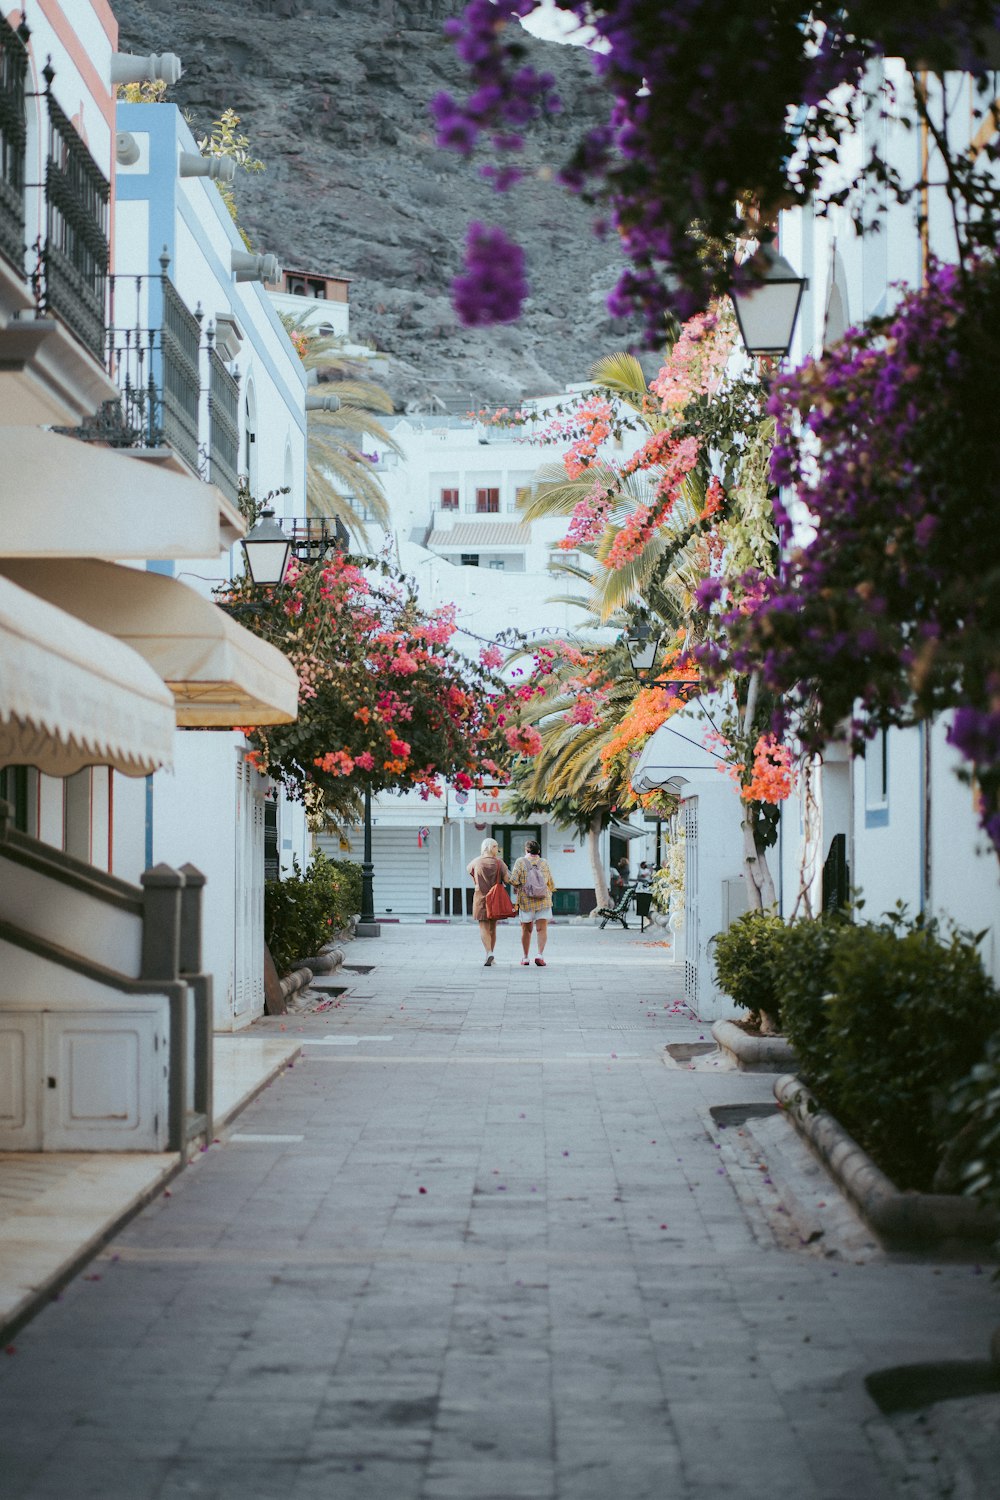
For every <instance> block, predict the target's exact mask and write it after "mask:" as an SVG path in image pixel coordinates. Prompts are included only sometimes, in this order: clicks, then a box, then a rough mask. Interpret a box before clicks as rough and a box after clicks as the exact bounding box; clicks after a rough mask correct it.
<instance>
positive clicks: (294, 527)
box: [281, 516, 350, 565]
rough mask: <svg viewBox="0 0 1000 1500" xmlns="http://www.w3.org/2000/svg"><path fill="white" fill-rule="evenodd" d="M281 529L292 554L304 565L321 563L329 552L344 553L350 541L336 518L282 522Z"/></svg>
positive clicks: (303, 518) (307, 518)
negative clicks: (289, 543) (287, 540)
mask: <svg viewBox="0 0 1000 1500" xmlns="http://www.w3.org/2000/svg"><path fill="white" fill-rule="evenodd" d="M281 527H282V530H283V531H284V532H285V533H286V535H287V536H288V538H289V540H290V541H291V544H292V552H293V554H294V555H295V557H296V558H297V559H298V560H299V562H300V563H305V564H306V565H308V564H310V563H315V562H319V561H321V559H323V558H325V557H328V556H329V554H330V553H331V552H346V551H347V548H348V542H349V541H350V538H349V536H348V533H347V527H346V526H345V525H344V523H343V521H341V520H340V519H339V517H337V516H306V517H302V518H296V519H294V520H284V521H282V523H281Z"/></svg>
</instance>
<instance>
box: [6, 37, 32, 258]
mask: <svg viewBox="0 0 1000 1500" xmlns="http://www.w3.org/2000/svg"><path fill="white" fill-rule="evenodd" d="M27 40H28V28H27V26H25V25H24V22H23V21H22V23H21V25H20V27H19V28H18V29H17V30H16V31H15V30H14V28H13V26H11V25H10V23H9V22H8V21H5V20H4V18H3V16H2V15H0V255H2V256H3V257H4V259H5V260H8V261H10V263H11V265H12V266H14V268H15V269H16V270H17V271H18V272H19V273H20V274H21V275H23V274H24V151H25V142H26V140H27V123H26V116H25V109H24V80H25V75H26V73H27V70H28V48H27V45H26V43H27Z"/></svg>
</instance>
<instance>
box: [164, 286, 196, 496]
mask: <svg viewBox="0 0 1000 1500" xmlns="http://www.w3.org/2000/svg"><path fill="white" fill-rule="evenodd" d="M160 264H161V265H162V266H163V275H162V277H161V278H160V284H161V287H162V292H163V322H162V324H161V325H160V372H159V373H160V390H161V394H162V400H163V440H164V442H165V443H166V444H167V446H168V447H171V448H173V449H175V451H176V452H178V453H179V454H180V455H181V457H182V458H183V459H184V460H185V462H187V463H188V464H190V466H191V468H192V469H195V470H197V468H198V410H199V406H200V404H201V374H200V364H201V323H200V322H199V320H198V318H197V317H196V316H195V314H194V313H192V312H190V311H189V310H188V308H187V307H185V305H184V303H183V302H182V301H181V299H180V296H179V295H178V292H177V289H176V288H175V286H174V284H173V282H172V281H171V280H170V278H169V276H168V275H167V269H166V268H167V265H169V261H167V262H166V263H164V260H163V259H161V261H160Z"/></svg>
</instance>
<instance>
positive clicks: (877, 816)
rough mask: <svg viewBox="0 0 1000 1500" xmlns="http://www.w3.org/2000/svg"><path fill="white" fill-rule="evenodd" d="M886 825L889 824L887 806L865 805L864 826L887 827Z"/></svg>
mask: <svg viewBox="0 0 1000 1500" xmlns="http://www.w3.org/2000/svg"><path fill="white" fill-rule="evenodd" d="M888 826H889V809H888V808H887V807H866V808H865V827H866V828H888Z"/></svg>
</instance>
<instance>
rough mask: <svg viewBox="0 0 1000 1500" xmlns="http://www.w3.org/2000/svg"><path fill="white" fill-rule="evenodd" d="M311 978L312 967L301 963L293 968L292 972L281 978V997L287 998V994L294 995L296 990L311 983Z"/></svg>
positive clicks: (302, 988)
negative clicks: (300, 966) (298, 967)
mask: <svg viewBox="0 0 1000 1500" xmlns="http://www.w3.org/2000/svg"><path fill="white" fill-rule="evenodd" d="M312 980H313V971H312V969H309V968H306V967H305V965H303V966H302V968H300V969H293V970H292V972H291V973H290V974H286V975H285V977H284V979H282V981H281V994H282V997H283V998H284V999H285V1000H287V999H288V997H289V995H294V994H296V993H297V991H298V990H304V989H305V988H306V986H307V985H310V984H312Z"/></svg>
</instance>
